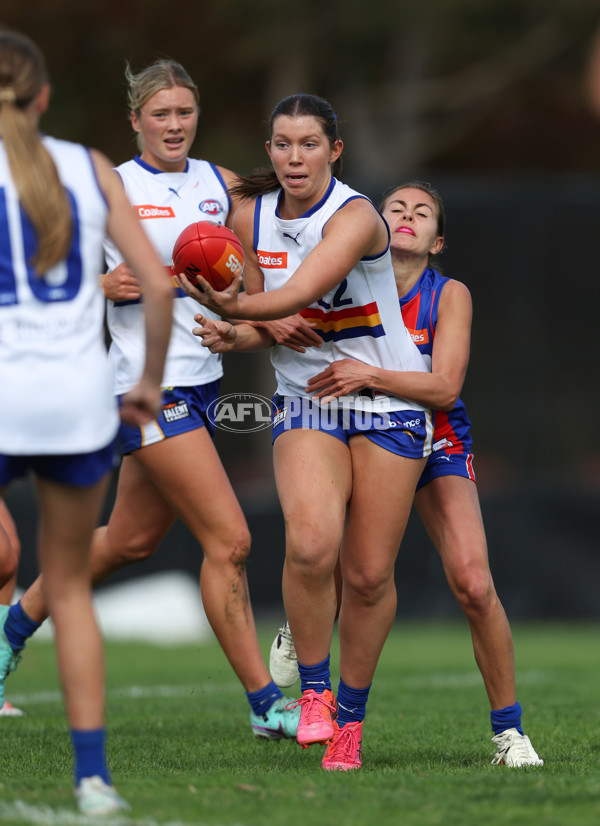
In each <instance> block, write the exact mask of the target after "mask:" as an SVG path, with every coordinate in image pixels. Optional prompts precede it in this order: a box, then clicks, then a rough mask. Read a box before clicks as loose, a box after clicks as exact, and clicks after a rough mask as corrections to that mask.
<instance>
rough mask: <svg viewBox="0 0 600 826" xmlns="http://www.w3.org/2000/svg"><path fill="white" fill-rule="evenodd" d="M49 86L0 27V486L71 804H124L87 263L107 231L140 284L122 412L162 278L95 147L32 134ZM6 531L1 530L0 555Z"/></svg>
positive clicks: (105, 471)
mask: <svg viewBox="0 0 600 826" xmlns="http://www.w3.org/2000/svg"><path fill="white" fill-rule="evenodd" d="M49 99H50V85H49V83H48V79H47V74H46V68H45V62H44V58H43V56H42V54H41V53H40V51H39V49H38V48H37V47H36V46H35V45H34V44H33V43H32V42H31V41H30V40H29V39H28V38H26V37H24V36H22V35H19V34H17V33H14V32H9V31H2V32H1V33H0V133H1V135H2V141H1V142H0V198H1V202H2V209H1V210H0V261H1V262H2V263H1V265H0V329H1V330H2V335H0V385H1V386H2V401H3V403H2V405H0V496H2V494H3V492H4V490H5V489H6V488H7V487H8V485H10V484H11V483H12V482H13V481H14V480H16V479H19V478H21V477H23V476H24V475H25V474H27V473H28V472H31V473H33V475H34V478H35V490H36V499H37V505H38V511H39V542H38V557H39V561H40V565H41V568H42V571H43V572H44V586H45V594H46V597H47V600H48V606H49V608H50V611H49V613H50V615H51V616H52V620H53V624H54V629H55V637H56V654H57V661H58V669H59V674H60V682H61V685H62V689H63V694H64V702H65V708H66V713H67V718H68V722H69V728H70V735H71V742H72V745H73V751H74V763H75V767H74V768H75V771H74V776H75V786H76V788H75V791H76V796H77V801H78V806H79V809H80V810H81V811H82V812H83V813H85V814H90V815H95V814H99V815H103V814H109V813H112V812H117V811H119V810H122V809H125V808H128V807H127V804H126V803H125V802H124V801H123V800H122V799H121V797H120V796H119V795H118V794H117V792H116V791H115V789H114V788H113V786H112V785H111V782H110V773H109V769H108V766H107V762H106V755H105V739H106V732H105V726H104V658H103V647H102V639H101V636H100V632H99V629H98V625H97V622H96V618H95V616H94V608H93V602H92V589H91V583H90V575H89V555H90V546H91V543H92V536H93V532H94V529H95V527H96V525H97V524H98V519H99V516H100V510H101V507H102V503H103V501H104V497H105V494H106V490H107V487H108V482H109V479H110V476H111V474H112V471H113V468H114V458H115V437H116V434H117V430H118V425H119V407H118V405H117V404H116V401H115V398H114V394H113V392H112V370H111V368H110V364H109V363H108V359H107V355H106V348H105V344H104V300H103V296H102V294H101V291H100V289H99V287H98V275H97V273H98V268H99V267H100V266H101V263H102V243H103V239H104V238H105V236H106V235H107V234H109V235H110V237H112V238H113V239H114V242H115V243H117V244H118V246H119V248H120V249H122V250H123V253H124V254H126V255H127V256H128V258H129V259H130V260H131V263H132V266H133V267H135V269H136V272H139V273H140V279H141V281H142V284H143V286H144V290H145V295H146V302H145V313H144V317H145V323H144V327H143V332H142V342H143V345H145V346H144V351H145V352H144V356H143V359H142V363H141V364H140V373H139V375H138V376H137V377H136V381H135V383H134V385H132V387H131V388H129V389H128V391H127V392H126V393H125V394H124V396H123V398H122V403H121V408H120V413H121V417H122V418H123V419H124V420H127V421H128V422H129V423H130V424H132V425H134V424H136V423H143V422H147V421H149V420H150V419H151V418H152V416H155V415H157V413H158V410H159V408H160V379H161V376H162V371H163V367H164V363H165V356H166V353H167V347H168V343H169V334H170V329H171V314H172V307H171V304H172V292H171V290H170V289H169V285H168V283H166V282H165V279H164V272H163V268H162V266H161V264H160V261H159V260H158V256H157V255H156V252H155V251H154V249H153V248H152V245H151V244H150V243H149V242H148V239H147V238H146V236H145V235H144V232H143V231H142V229H141V227H140V224H139V222H138V220H137V218H136V216H135V214H134V212H133V210H132V209H131V205H130V203H129V202H128V201H127V198H126V197H125V194H124V192H123V188H122V187H121V186H120V185H119V183H118V181H117V179H116V178H115V175H114V173H113V171H112V168H111V165H110V163H109V162H108V161H107V159H106V158H104V156H102V155H100V154H99V153H98V152H96V151H94V150H88V149H87V148H86V147H84V146H81V145H79V144H74V143H69V142H67V141H60V140H56V139H54V138H51V137H49V136H46V135H41V134H40V132H39V120H40V117H41V115H42V114H43V113H44V112H45V111H46V109H47V108H48V105H49ZM7 541H8V536H7V533H6V531H5V530H3V529H2V530H0V558H5V556H6V553H7ZM8 552H10V548H9V549H8ZM10 612H12V620H13V621H12V622H9V621H8V615H9V613H10ZM27 622H28V621H27V619H26V617H24V615H23V612H22V610H21V609H20V606H13V607H12V608H11V609H10V611H9V609H8V607H7V606H5V605H1V606H0V673H1V674H2V678H3V679H2V689H1V691H0V705H2V700H3V697H4V686H3V683H4V676H5V675H6V674H7V673H8V672H9V671H12V670H14V668H15V666H16V664H17V662H18V660H19V658H20V651H19V647H20V646H19V644H18V639H17V637H16V636H15V634H18V633H19V629H20V628H21V627H22V626H23V625H26V624H27Z"/></svg>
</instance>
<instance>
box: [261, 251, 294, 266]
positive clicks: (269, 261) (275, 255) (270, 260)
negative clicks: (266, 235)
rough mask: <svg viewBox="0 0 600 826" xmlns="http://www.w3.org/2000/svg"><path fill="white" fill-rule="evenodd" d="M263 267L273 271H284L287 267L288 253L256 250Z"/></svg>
mask: <svg viewBox="0 0 600 826" xmlns="http://www.w3.org/2000/svg"><path fill="white" fill-rule="evenodd" d="M256 254H257V256H258V263H259V264H260V266H261V267H266V268H267V269H272V270H284V269H285V268H286V267H287V252H265V251H264V250H256Z"/></svg>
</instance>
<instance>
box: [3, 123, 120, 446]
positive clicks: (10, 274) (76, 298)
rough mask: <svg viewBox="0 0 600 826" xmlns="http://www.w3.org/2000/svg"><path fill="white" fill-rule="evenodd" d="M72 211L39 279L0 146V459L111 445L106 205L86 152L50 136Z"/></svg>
mask: <svg viewBox="0 0 600 826" xmlns="http://www.w3.org/2000/svg"><path fill="white" fill-rule="evenodd" d="M43 142H44V145H45V146H46V148H47V149H48V151H49V152H50V154H51V155H52V157H53V158H54V161H55V163H56V166H57V169H58V174H59V176H60V180H61V181H62V183H63V185H64V187H65V189H66V192H67V195H68V197H69V200H70V202H71V207H72V212H73V238H72V243H71V249H70V252H69V255H68V257H67V258H66V260H65V261H62V262H60V263H59V264H57V265H56V266H54V267H52V268H51V269H50V270H48V272H47V273H45V274H43V275H41V276H38V275H36V273H35V271H34V270H33V268H32V265H31V264H30V263H29V262H30V261H31V258H32V255H33V254H34V253H35V249H36V245H37V242H36V237H35V232H34V230H33V227H32V225H31V223H30V221H29V219H28V217H27V216H26V214H25V213H24V212H23V210H22V209H21V206H20V203H19V199H18V195H17V192H16V190H15V187H14V183H13V181H12V177H11V173H10V168H9V165H8V161H7V157H6V152H5V148H4V145H3V143H2V142H1V141H0V387H1V388H2V404H1V405H0V452H2V453H6V454H10V455H13V456H24V455H28V456H31V455H65V454H74V453H88V452H92V451H95V450H99V449H100V448H103V447H105V446H106V445H108V444H109V443H110V441H111V440H112V439H113V438H114V437H115V435H116V432H117V428H118V425H119V416H118V410H117V405H116V402H115V398H114V395H113V371H112V368H111V365H110V363H109V360H108V357H107V353H106V346H105V343H104V297H103V295H102V291H101V289H100V287H99V285H98V272H99V271H100V270H99V268H101V267H102V262H103V254H102V242H103V239H104V236H105V233H106V220H107V215H108V206H107V203H106V200H105V197H104V194H103V193H102V191H101V190H100V186H99V184H98V180H97V178H96V171H95V169H94V166H93V163H92V159H91V156H90V153H89V151H88V150H87V149H86V148H85V147H83V146H80V145H79V144H74V143H68V142H67V141H60V140H56V139H54V138H50V137H44V138H43Z"/></svg>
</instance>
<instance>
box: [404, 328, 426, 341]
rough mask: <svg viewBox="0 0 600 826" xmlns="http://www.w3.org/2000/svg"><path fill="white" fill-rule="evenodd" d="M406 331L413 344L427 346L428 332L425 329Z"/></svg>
mask: <svg viewBox="0 0 600 826" xmlns="http://www.w3.org/2000/svg"><path fill="white" fill-rule="evenodd" d="M407 330H408V332H409V333H410V337H411V338H412V340H413V341H414V343H415V344H429V330H427V329H426V328H425V329H423V330H411V329H410V327H407Z"/></svg>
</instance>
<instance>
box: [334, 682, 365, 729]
mask: <svg viewBox="0 0 600 826" xmlns="http://www.w3.org/2000/svg"><path fill="white" fill-rule="evenodd" d="M370 688H371V686H370V685H368V686H367V687H366V688H350V686H349V685H346V683H345V682H344V681H343V680H341V679H340V684H339V686H338V693H337V704H338V712H337V722H338V726H339V727H340V728H341V727H342V726H343V725H344V724H345V723H356V722H360V721H361V720H364V719H365V711H366V705H367V700H368V699H369V690H370Z"/></svg>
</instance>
